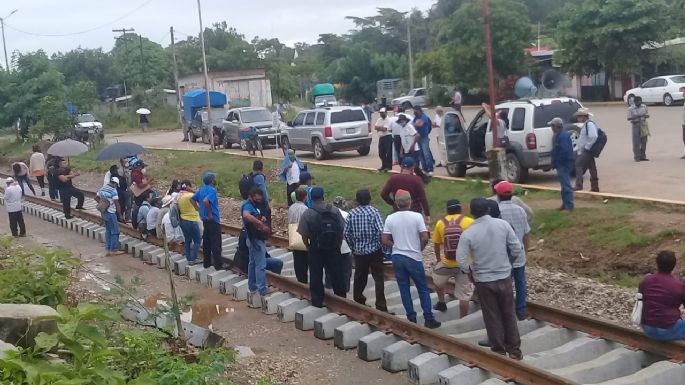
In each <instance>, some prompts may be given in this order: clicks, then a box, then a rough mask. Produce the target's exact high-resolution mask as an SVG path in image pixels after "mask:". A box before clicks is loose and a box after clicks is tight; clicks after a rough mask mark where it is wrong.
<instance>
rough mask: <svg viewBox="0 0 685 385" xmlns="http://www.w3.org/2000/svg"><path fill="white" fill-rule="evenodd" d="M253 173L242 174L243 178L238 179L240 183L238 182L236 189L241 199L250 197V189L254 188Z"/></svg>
mask: <svg viewBox="0 0 685 385" xmlns="http://www.w3.org/2000/svg"><path fill="white" fill-rule="evenodd" d="M255 175H257V174H255V173H254V172H251V173H249V174H243V177H242V178H240V182H238V189H239V190H240V196H241V197H243V199H247V197H248V196H249V195H250V189H252V187H254V185H255V183H254V177H255Z"/></svg>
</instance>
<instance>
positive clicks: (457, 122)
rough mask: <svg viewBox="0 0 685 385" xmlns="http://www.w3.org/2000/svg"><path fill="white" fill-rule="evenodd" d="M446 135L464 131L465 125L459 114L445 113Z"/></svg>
mask: <svg viewBox="0 0 685 385" xmlns="http://www.w3.org/2000/svg"><path fill="white" fill-rule="evenodd" d="M444 122H445V135H450V134H461V133H462V132H464V127H463V126H462V125H461V119H460V118H459V116H458V115H457V114H446V115H445V120H444Z"/></svg>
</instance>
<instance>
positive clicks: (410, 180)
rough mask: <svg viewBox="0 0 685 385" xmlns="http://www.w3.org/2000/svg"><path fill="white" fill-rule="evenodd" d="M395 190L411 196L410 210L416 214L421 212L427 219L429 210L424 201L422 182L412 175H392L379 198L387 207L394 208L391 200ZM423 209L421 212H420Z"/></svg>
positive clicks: (425, 200)
mask: <svg viewBox="0 0 685 385" xmlns="http://www.w3.org/2000/svg"><path fill="white" fill-rule="evenodd" d="M397 190H407V191H409V194H410V195H411V210H412V211H416V212H417V213H421V212H423V215H425V216H427V217H429V216H430V215H431V214H430V209H429V208H428V200H427V199H426V190H425V189H424V187H423V180H421V178H420V177H418V176H416V175H413V174H394V175H392V176H390V179H388V181H387V182H386V183H385V187H383V191H381V197H382V198H383V200H384V201H386V202H387V203H388V204H389V205H393V206H394V204H395V203H394V202H393V199H392V198H391V195H392V196H393V197H394V196H395V193H396V192H397ZM422 209H423V211H422Z"/></svg>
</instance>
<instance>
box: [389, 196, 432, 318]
mask: <svg viewBox="0 0 685 385" xmlns="http://www.w3.org/2000/svg"><path fill="white" fill-rule="evenodd" d="M395 204H396V205H397V209H398V211H397V212H395V213H393V214H391V215H390V216H388V218H387V219H386V220H385V225H384V226H383V244H385V246H387V247H391V248H392V267H393V269H394V270H395V279H396V280H397V286H398V287H399V289H400V298H401V299H402V305H403V306H404V310H405V311H406V314H407V319H408V320H409V321H410V322H414V323H416V322H417V319H416V311H414V300H413V298H412V296H411V291H410V289H409V285H410V279H411V280H412V281H414V285H415V286H416V290H417V292H418V294H419V300H420V301H421V309H422V310H423V319H424V326H425V327H427V328H429V329H436V328H439V327H440V325H441V324H440V322H438V321H436V320H435V316H434V315H433V310H432V307H431V297H430V291H429V290H428V283H427V281H426V270H425V269H424V267H423V256H422V254H421V252H422V251H423V249H424V248H425V247H426V245H427V244H428V229H427V228H426V223H425V222H424V220H423V216H422V215H421V214H419V213H416V212H413V211H411V209H410V208H411V195H410V194H409V192H408V191H406V190H399V191H397V193H395Z"/></svg>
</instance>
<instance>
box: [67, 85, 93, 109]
mask: <svg viewBox="0 0 685 385" xmlns="http://www.w3.org/2000/svg"><path fill="white" fill-rule="evenodd" d="M67 98H68V99H69V101H70V102H71V103H73V104H74V106H76V109H77V110H78V111H80V112H88V111H91V110H92V109H93V105H94V104H95V101H96V100H97V89H96V83H95V82H94V81H91V80H79V81H77V82H76V83H74V84H72V85H70V86H68V87H67Z"/></svg>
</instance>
